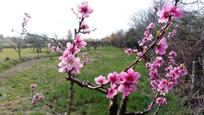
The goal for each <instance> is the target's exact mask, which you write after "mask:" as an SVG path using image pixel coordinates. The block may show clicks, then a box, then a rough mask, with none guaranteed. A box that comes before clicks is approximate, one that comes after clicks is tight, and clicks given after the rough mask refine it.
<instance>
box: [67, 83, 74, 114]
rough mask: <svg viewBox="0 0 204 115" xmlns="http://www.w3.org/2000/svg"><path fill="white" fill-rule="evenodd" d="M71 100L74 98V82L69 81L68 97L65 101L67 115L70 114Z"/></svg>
mask: <svg viewBox="0 0 204 115" xmlns="http://www.w3.org/2000/svg"><path fill="white" fill-rule="evenodd" d="M73 98H74V82H73V81H70V87H69V96H68V100H67V115H70V114H71V110H72V102H73Z"/></svg>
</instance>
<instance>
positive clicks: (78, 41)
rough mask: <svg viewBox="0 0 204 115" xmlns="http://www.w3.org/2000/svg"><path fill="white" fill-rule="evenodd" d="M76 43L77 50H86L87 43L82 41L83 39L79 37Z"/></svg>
mask: <svg viewBox="0 0 204 115" xmlns="http://www.w3.org/2000/svg"><path fill="white" fill-rule="evenodd" d="M74 43H75V45H76V46H77V48H79V49H80V48H84V47H85V46H86V44H87V43H86V42H85V41H83V40H82V39H81V37H80V36H79V35H78V36H77V37H76V39H75V40H74Z"/></svg>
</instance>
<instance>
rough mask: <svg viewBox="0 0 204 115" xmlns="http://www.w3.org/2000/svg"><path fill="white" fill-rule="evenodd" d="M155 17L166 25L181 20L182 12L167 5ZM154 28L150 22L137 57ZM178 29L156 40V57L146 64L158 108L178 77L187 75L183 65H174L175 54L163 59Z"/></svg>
mask: <svg viewBox="0 0 204 115" xmlns="http://www.w3.org/2000/svg"><path fill="white" fill-rule="evenodd" d="M157 15H158V16H159V19H158V22H159V23H167V22H168V20H169V19H170V17H171V18H174V19H178V18H181V17H182V10H181V9H180V8H179V7H178V6H175V5H173V4H170V3H168V4H165V5H164V6H163V7H162V9H161V10H160V11H158V12H157ZM169 25H170V26H171V25H172V24H171V23H170V24H169ZM154 28H155V25H154V23H153V22H151V23H150V24H149V25H148V26H147V28H146V30H145V32H144V37H143V39H142V40H141V41H139V42H138V44H139V46H141V47H142V48H143V50H142V51H140V52H137V56H138V57H140V56H142V55H143V53H144V52H145V51H146V49H147V47H148V46H147V45H148V44H149V43H150V42H151V41H152V39H153V35H152V34H151V30H152V29H154ZM178 28H179V26H178V25H176V26H175V27H174V29H173V30H172V32H169V33H168V35H167V37H164V36H161V37H159V38H156V39H157V40H156V43H155V45H154V51H155V54H156V55H157V56H156V57H155V59H154V60H153V61H152V62H151V63H150V62H147V63H146V67H147V68H148V69H149V79H150V84H151V87H152V90H153V91H154V92H158V93H159V95H158V97H157V99H156V103H157V104H158V105H159V106H162V105H165V104H167V99H166V98H165V95H166V94H168V92H169V91H171V90H172V89H173V87H174V86H175V85H177V84H178V80H179V78H180V77H182V76H185V75H187V69H186V68H185V66H184V65H183V64H181V65H178V64H176V63H175V57H176V56H177V53H176V52H175V51H170V52H169V54H168V60H167V61H165V60H164V59H163V58H164V56H165V54H166V53H167V51H168V50H167V49H168V42H167V38H168V39H169V38H171V37H174V36H175V35H176V31H177V29H178ZM163 29H164V27H162V29H161V30H163ZM159 34H160V33H159ZM157 37H158V36H157ZM125 53H126V54H131V53H132V49H131V48H126V49H125ZM165 63H166V64H165ZM164 66H166V67H164ZM161 68H165V74H164V75H160V74H159V73H160V72H159V70H160V69H161ZM151 108H152V105H151V104H150V105H149V106H148V110H151Z"/></svg>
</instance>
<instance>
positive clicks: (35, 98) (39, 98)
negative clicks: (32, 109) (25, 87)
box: [30, 83, 45, 104]
mask: <svg viewBox="0 0 204 115" xmlns="http://www.w3.org/2000/svg"><path fill="white" fill-rule="evenodd" d="M37 87H38V86H37V84H35V83H32V84H30V88H31V91H32V93H33V91H34V90H36V89H37ZM44 98H45V97H44V96H43V94H41V93H36V94H35V95H33V94H32V104H36V103H37V102H39V101H42V100H43V99H44Z"/></svg>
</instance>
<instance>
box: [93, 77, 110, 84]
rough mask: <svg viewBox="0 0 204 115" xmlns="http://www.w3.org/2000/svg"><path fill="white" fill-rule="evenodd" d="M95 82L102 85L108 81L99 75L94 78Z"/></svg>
mask: <svg viewBox="0 0 204 115" xmlns="http://www.w3.org/2000/svg"><path fill="white" fill-rule="evenodd" d="M95 82H96V84H98V85H104V84H106V83H108V81H107V80H106V78H105V77H103V76H102V75H100V76H99V77H97V78H95Z"/></svg>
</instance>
